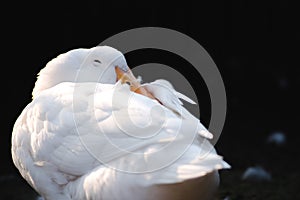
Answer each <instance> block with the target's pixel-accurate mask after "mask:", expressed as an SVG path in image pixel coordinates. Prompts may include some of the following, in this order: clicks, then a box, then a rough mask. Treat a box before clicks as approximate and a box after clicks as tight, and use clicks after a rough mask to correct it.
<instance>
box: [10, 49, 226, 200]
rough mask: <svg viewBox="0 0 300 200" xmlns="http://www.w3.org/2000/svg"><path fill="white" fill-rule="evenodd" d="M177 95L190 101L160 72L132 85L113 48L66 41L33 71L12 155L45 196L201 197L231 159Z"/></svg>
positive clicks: (143, 199) (61, 199)
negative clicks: (72, 45)
mask: <svg viewBox="0 0 300 200" xmlns="http://www.w3.org/2000/svg"><path fill="white" fill-rule="evenodd" d="M118 79H120V80H119V81H118ZM124 82H126V83H129V85H130V87H129V86H128V85H127V84H122V83H124ZM130 90H132V91H133V90H134V91H135V92H136V93H134V92H131V91H130ZM138 93H140V94H138ZM141 94H142V95H141ZM129 97H130V98H129ZM149 97H150V98H149ZM179 98H182V99H184V100H186V101H189V102H191V103H193V102H192V100H190V99H189V98H188V97H186V96H184V95H182V94H180V93H178V92H176V91H175V90H174V89H173V88H172V86H171V84H170V83H169V82H167V81H165V80H158V81H156V82H153V83H150V84H145V85H144V86H142V87H140V85H139V83H138V81H137V80H136V79H134V77H133V75H132V73H131V71H130V70H129V68H128V66H127V63H126V60H125V58H124V56H123V55H122V53H121V52H119V51H117V50H116V49H114V48H111V47H108V46H98V47H94V48H91V49H75V50H71V51H69V52H67V53H64V54H61V55H59V56H58V57H57V58H55V59H53V60H51V61H50V62H49V63H48V64H47V65H46V67H45V68H44V69H42V70H41V71H40V73H39V77H38V79H37V81H36V84H35V87H34V89H33V100H32V102H31V103H30V104H28V106H26V108H25V109H24V110H23V112H22V114H21V115H20V116H19V118H18V119H17V121H16V123H15V125H14V129H13V133H12V158H13V161H14V164H15V165H16V167H17V168H18V169H19V171H20V173H21V175H22V176H23V178H24V179H26V181H27V182H28V183H29V184H30V185H31V186H32V187H33V188H34V189H35V190H36V191H37V192H38V193H39V194H40V195H41V196H42V197H43V198H44V199H47V200H52V199H53V200H57V199H59V200H64V199H66V200H67V199H68V200H70V199H100V200H107V199H114V200H120V199H121V200H124V199H131V200H146V199H172V200H174V199H209V198H211V196H212V194H213V193H214V191H215V190H216V188H217V186H218V183H219V176H218V172H217V170H219V169H222V168H229V165H228V164H227V163H226V162H224V161H223V159H222V157H221V156H219V155H217V154H216V152H215V150H214V148H213V146H212V145H211V144H210V143H209V142H208V140H207V139H205V137H206V138H211V137H212V135H211V134H210V133H209V132H208V131H207V130H206V129H205V127H204V126H203V125H201V123H200V122H199V120H198V119H196V118H195V117H194V116H192V115H191V114H190V113H189V112H188V111H187V110H186V109H184V108H183V107H182V103H181V101H180V100H179ZM128 99H129V100H128ZM152 108H153V109H152ZM151 109H152V111H151ZM194 133H196V134H194Z"/></svg>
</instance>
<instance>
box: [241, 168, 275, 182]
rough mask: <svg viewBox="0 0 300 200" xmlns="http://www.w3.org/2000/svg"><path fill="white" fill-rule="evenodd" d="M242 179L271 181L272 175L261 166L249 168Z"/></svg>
mask: <svg viewBox="0 0 300 200" xmlns="http://www.w3.org/2000/svg"><path fill="white" fill-rule="evenodd" d="M242 179H243V180H250V181H270V180H271V174H270V173H269V172H267V171H266V170H265V169H263V168H262V167H260V166H257V167H249V168H247V169H246V171H245V172H244V174H243V177H242Z"/></svg>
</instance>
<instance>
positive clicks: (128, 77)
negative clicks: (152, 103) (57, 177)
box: [115, 66, 155, 99]
mask: <svg viewBox="0 0 300 200" xmlns="http://www.w3.org/2000/svg"><path fill="white" fill-rule="evenodd" d="M115 71H116V74H117V81H119V80H120V81H121V83H126V84H128V85H129V86H130V90H131V91H132V92H135V93H138V94H141V95H144V96H147V97H149V98H151V99H155V97H154V96H153V95H152V94H151V93H150V92H149V91H147V90H146V89H145V88H144V87H143V86H141V84H140V82H139V81H138V80H137V79H136V78H135V77H134V75H133V74H132V72H131V70H130V69H129V68H128V69H126V71H125V70H123V69H122V68H120V67H118V66H116V67H115Z"/></svg>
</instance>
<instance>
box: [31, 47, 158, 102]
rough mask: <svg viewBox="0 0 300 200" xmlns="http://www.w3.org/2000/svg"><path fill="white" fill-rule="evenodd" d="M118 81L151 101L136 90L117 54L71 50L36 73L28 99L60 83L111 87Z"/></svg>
mask: <svg viewBox="0 0 300 200" xmlns="http://www.w3.org/2000/svg"><path fill="white" fill-rule="evenodd" d="M118 80H120V81H121V82H122V83H127V84H129V85H130V89H131V90H132V91H135V92H137V93H141V94H144V95H147V96H149V97H151V95H150V94H149V93H148V92H147V91H145V89H144V88H141V87H140V84H139V82H138V81H137V80H136V78H135V77H134V76H133V74H132V72H131V70H130V69H129V67H128V65H127V62H126V60H125V57H124V55H123V54H122V53H121V52H120V51H118V50H116V49H114V48H112V47H109V46H97V47H93V48H91V49H74V50H71V51H68V52H67V53H64V54H61V55H59V56H58V57H56V58H54V59H53V60H51V61H50V62H48V63H47V65H46V67H45V68H43V69H42V70H41V71H40V73H39V76H38V79H37V81H36V83H35V87H34V89H33V92H32V95H33V97H35V96H37V95H38V94H39V93H40V92H41V91H43V90H45V89H48V88H51V87H53V86H55V85H57V84H59V83H62V82H76V83H80V82H99V83H109V84H114V83H116V82H117V81H118ZM151 98H152V97H151Z"/></svg>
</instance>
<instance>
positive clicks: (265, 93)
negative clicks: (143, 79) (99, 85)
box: [0, 0, 300, 199]
mask: <svg viewBox="0 0 300 200" xmlns="http://www.w3.org/2000/svg"><path fill="white" fill-rule="evenodd" d="M298 8H299V7H297V6H296V5H293V4H291V2H289V1H263V2H259V1H258V2H254V1H238V0H235V1H215V0H214V1H203V2H201V1H200V2H197V3H196V2H188V1H182V2H163V1H161V2H160V1H145V2H144V1H118V2H117V1H84V2H83V1H81V2H79V3H75V2H69V3H52V4H51V3H49V2H46V3H45V2H43V3H40V4H29V3H28V2H26V3H23V4H22V3H16V2H13V3H11V5H9V6H6V7H5V6H4V7H2V9H4V10H6V9H7V11H8V12H6V14H5V15H4V16H3V17H2V21H3V23H2V30H1V32H2V33H3V37H2V39H3V42H2V44H3V46H2V47H3V49H2V50H3V52H2V59H3V60H4V62H3V65H2V70H1V72H2V76H1V77H2V78H1V86H2V87H1V89H2V96H1V100H2V104H1V105H2V108H1V121H0V123H1V125H0V128H1V134H0V139H1V140H0V141H1V145H0V146H1V157H0V159H1V166H0V167H1V168H0V169H1V170H0V176H3V177H6V176H7V175H9V176H11V177H15V175H16V174H17V171H16V169H15V168H14V167H13V164H12V161H11V154H10V139H11V132H12V128H13V124H14V122H15V120H16V118H17V117H18V116H19V114H20V112H21V111H22V109H23V108H24V107H25V106H26V105H27V104H28V103H29V102H30V101H31V91H32V88H33V86H34V82H35V80H36V74H37V73H38V72H39V70H40V69H41V68H43V67H44V66H45V64H46V63H47V62H48V61H49V60H50V59H52V58H53V57H55V56H57V55H59V54H60V53H63V52H66V51H68V50H70V49H74V48H79V47H86V48H90V47H93V46H96V45H98V44H99V43H100V42H101V41H103V40H104V39H106V38H108V37H110V36H112V35H114V34H117V33H119V32H121V31H125V30H128V29H132V28H137V27H144V26H158V27H165V28H170V29H174V30H177V31H180V32H182V33H184V34H186V35H188V36H190V37H192V38H193V39H194V40H196V41H197V42H199V43H200V44H201V45H202V46H203V47H204V48H205V49H206V50H207V52H208V53H209V54H210V55H211V57H212V58H213V60H214V61H215V63H216V64H217V66H218V68H219V70H220V72H221V75H222V77H223V80H224V83H225V87H226V92H227V98H228V112H227V119H226V124H225V127H224V131H223V133H222V135H221V138H220V140H219V141H218V143H217V145H216V148H217V150H218V151H219V153H220V154H222V155H223V156H224V158H225V160H227V161H228V162H229V163H230V164H231V165H232V170H229V171H225V172H222V173H221V179H222V180H221V188H220V192H219V194H218V198H220V199H222V198H224V197H226V196H229V197H231V198H232V199H295V198H297V197H299V195H298V194H297V191H296V186H297V185H300V184H299V179H300V175H299V172H298V171H299V170H298V169H299V164H298V160H299V159H298V157H299V152H300V151H299V148H298V144H299V138H300V137H299V135H300V133H299V130H298V123H299V107H298V102H299V97H298V92H299V88H298V86H299V84H300V83H299V82H300V81H299V78H298V76H299V71H300V70H299V62H298V54H299V40H300V29H299V14H298V13H297V12H298V10H299V9H298ZM174 42H176V41H174ZM126 58H127V59H128V63H129V65H130V66H136V65H138V64H142V63H148V62H160V63H164V64H167V65H169V66H172V67H174V68H175V69H177V70H178V71H180V72H182V73H183V74H184V75H185V76H186V78H189V79H190V81H191V84H192V85H193V87H194V88H195V89H196V92H197V96H198V98H199V99H200V102H199V104H200V109H201V112H203V113H201V120H202V121H203V123H204V124H206V125H207V124H208V122H209V117H210V109H209V106H210V101H209V95H208V92H207V90H206V86H205V83H204V82H203V81H202V79H201V76H200V75H199V74H198V75H197V74H195V72H194V71H192V67H188V68H189V69H191V71H186V70H185V71H182V68H181V67H182V66H188V65H189V64H188V63H187V62H186V61H184V60H183V59H181V58H179V57H178V56H176V55H173V54H171V53H168V52H164V51H158V50H151V49H150V50H149V49H148V50H143V51H135V52H131V53H129V54H128V55H126ZM185 69H186V68H185ZM276 131H280V132H283V133H284V134H285V135H286V137H287V142H286V144H285V145H284V146H282V147H276V146H272V145H269V144H267V143H266V138H267V137H268V135H269V134H271V133H273V132H276ZM255 165H260V166H263V167H264V168H265V169H266V170H267V171H269V172H270V173H271V174H272V177H273V178H272V181H271V182H268V183H263V184H261V183H255V184H253V183H249V182H243V181H241V178H240V177H241V175H242V172H243V171H244V170H245V169H246V168H247V167H249V166H255ZM16 177H18V175H16ZM15 179H17V178H11V179H10V180H15ZM5 181H7V180H6V179H5V178H2V179H1V181H0V182H1V185H2V184H6V182H5ZM259 184H261V185H259ZM23 186H24V187H25V186H26V185H25V184H24V183H23V182H21V183H20V184H19V185H18V187H23ZM12 187H13V186H12ZM0 190H1V188H0ZM0 192H1V191H0ZM6 193H9V192H7V191H6ZM6 193H5V192H4V194H5V195H7V196H5V197H7V198H16V197H14V196H13V195H12V194H6ZM20 198H21V197H20Z"/></svg>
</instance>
